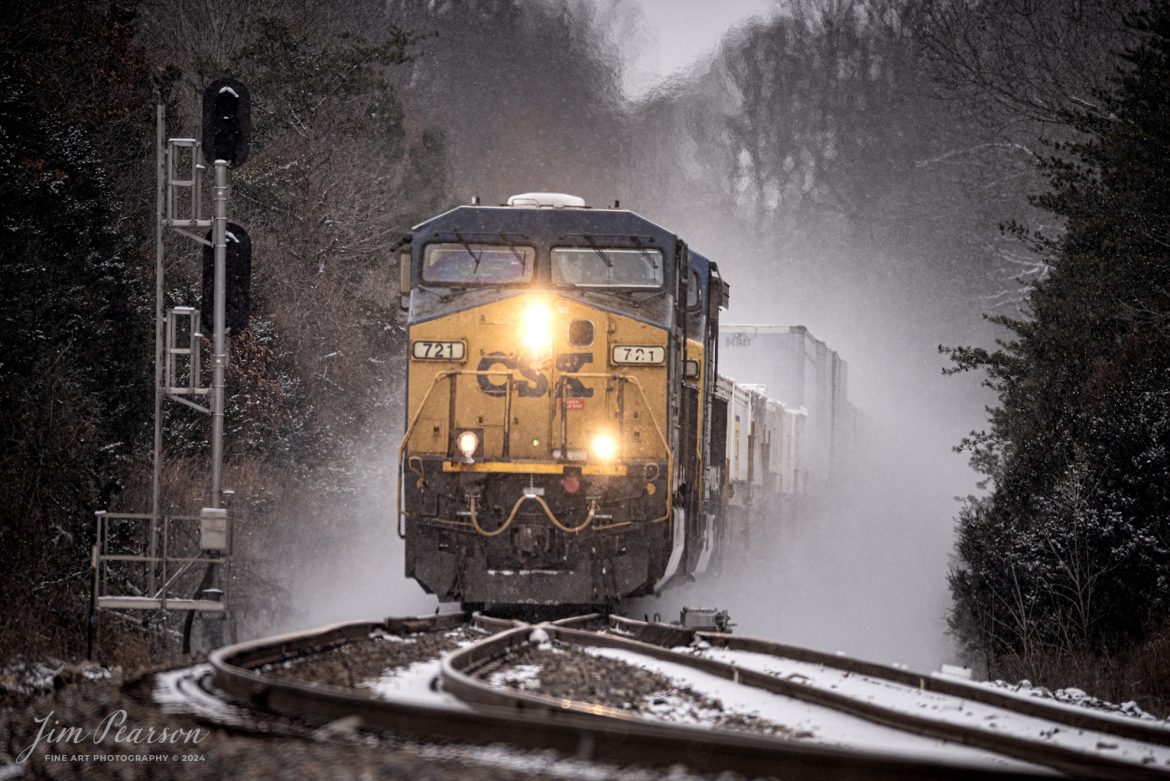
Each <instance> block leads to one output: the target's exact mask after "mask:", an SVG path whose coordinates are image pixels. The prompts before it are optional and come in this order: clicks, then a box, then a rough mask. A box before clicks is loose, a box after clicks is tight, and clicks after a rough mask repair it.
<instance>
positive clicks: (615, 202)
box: [613, 198, 622, 209]
mask: <svg viewBox="0 0 1170 781" xmlns="http://www.w3.org/2000/svg"><path fill="white" fill-rule="evenodd" d="M613 208H615V209H620V208H622V202H621V201H619V200H618V199H617V198H614V199H613Z"/></svg>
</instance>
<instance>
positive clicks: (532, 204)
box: [507, 193, 585, 209]
mask: <svg viewBox="0 0 1170 781" xmlns="http://www.w3.org/2000/svg"><path fill="white" fill-rule="evenodd" d="M507 205H508V206H516V207H520V208H527V209H584V208H585V199H584V198H581V197H579V196H576V195H567V194H566V193H521V194H520V195H513V196H511V197H510V198H508V203H507Z"/></svg>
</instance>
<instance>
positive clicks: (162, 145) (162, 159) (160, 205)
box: [146, 103, 167, 594]
mask: <svg viewBox="0 0 1170 781" xmlns="http://www.w3.org/2000/svg"><path fill="white" fill-rule="evenodd" d="M166 121H167V120H166V106H164V105H163V104H161V103H160V104H158V106H156V107H155V128H156V131H155V133H156V138H155V178H156V180H157V184H156V187H155V198H156V206H157V209H156V211H157V217H158V218H157V220H156V221H155V229H154V247H155V249H154V476H153V480H152V483H151V492H150V558H151V561H150V564H149V565H148V566H147V575H146V587H147V592H148V593H150V594H153V593H154V590H155V580H154V567H155V562H154V558H155V555H156V546H157V544H158V513H159V505H160V504H161V503H162V502H161V499H162V459H163V452H162V404H163V360H164V346H163V329H164V328H165V325H166V312H165V311H163V310H164V307H165V301H164V291H165V286H164V284H163V259H164V258H163V219H164V209H165V208H166V179H167V162H166V134H167V129H166Z"/></svg>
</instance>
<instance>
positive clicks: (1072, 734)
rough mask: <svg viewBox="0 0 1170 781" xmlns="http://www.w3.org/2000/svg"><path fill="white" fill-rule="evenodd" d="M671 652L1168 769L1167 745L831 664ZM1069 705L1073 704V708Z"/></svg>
mask: <svg viewBox="0 0 1170 781" xmlns="http://www.w3.org/2000/svg"><path fill="white" fill-rule="evenodd" d="M675 650H676V651H681V652H684V653H695V654H697V655H701V656H704V657H706V658H708V659H715V660H718V661H721V662H726V663H728V664H733V665H735V666H736V667H740V668H743V669H747V670H756V671H759V672H763V673H767V674H768V675H772V676H775V677H777V678H784V679H787V680H790V681H794V682H797V683H801V684H805V685H808V686H813V687H817V688H821V689H830V690H832V691H835V692H837V693H839V694H843V695H846V696H848V697H853V698H856V699H859V700H862V701H866V702H872V703H877V704H879V705H881V706H883V707H886V708H889V709H891V710H894V711H897V712H899V713H908V714H913V715H918V716H925V717H927V718H931V719H938V720H940V721H944V722H948V723H953V724H963V725H966V726H973V727H979V728H982V729H985V730H987V731H988V732H992V733H996V734H1003V735H1013V736H1016V737H1020V738H1025V739H1028V740H1038V741H1044V742H1046V743H1050V744H1055V745H1059V746H1063V747H1065V748H1070V749H1074V750H1077V751H1084V752H1102V753H1107V754H1108V755H1109V756H1111V757H1114V758H1117V759H1122V760H1126V761H1129V762H1134V763H1138V764H1143V765H1147V764H1156V765H1158V766H1160V767H1170V746H1159V745H1156V744H1153V743H1144V742H1141V741H1136V740H1127V739H1125V738H1118V737H1116V736H1114V735H1110V734H1108V733H1105V732H1097V731H1092V730H1080V729H1076V728H1073V727H1068V726H1065V725H1061V724H1054V723H1053V722H1051V721H1048V720H1046V719H1040V718H1036V717H1033V716H1025V715H1023V714H1019V713H1015V712H1012V711H1009V710H1006V709H1004V708H997V707H995V706H992V705H983V704H981V703H977V702H971V701H969V700H962V699H959V698H956V697H952V696H950V695H946V694H939V693H936V692H929V691H924V690H922V689H917V688H914V687H911V686H904V685H902V684H898V683H893V682H891V681H886V680H882V679H880V678H870V677H868V676H864V675H856V674H853V673H849V672H845V671H843V670H839V669H836V668H832V667H825V666H823V665H819V664H813V663H809V662H799V661H795V660H793V659H785V658H781V657H776V656H771V655H769V654H760V653H754V652H750V651H734V650H728V649H725V648H712V647H707V648H695V647H690V648H676V649H675ZM1023 696H1027V695H1023ZM1070 707H1074V708H1075V706H1070ZM1102 715H1104V714H1102ZM1114 718H1124V717H1114Z"/></svg>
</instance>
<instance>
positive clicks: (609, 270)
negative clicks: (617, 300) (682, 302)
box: [552, 247, 665, 288]
mask: <svg viewBox="0 0 1170 781" xmlns="http://www.w3.org/2000/svg"><path fill="white" fill-rule="evenodd" d="M664 268H665V265H664V264H663V262H662V252H661V251H660V250H657V249H629V248H623V249H615V248H611V247H558V248H555V249H553V251H552V281H553V284H554V285H572V286H573V287H624V288H660V287H662V282H663V273H664V272H663V269H664Z"/></svg>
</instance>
